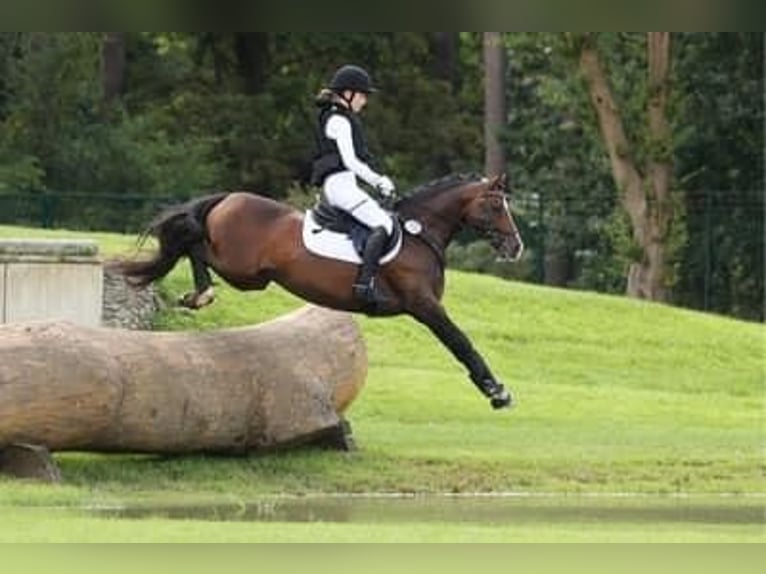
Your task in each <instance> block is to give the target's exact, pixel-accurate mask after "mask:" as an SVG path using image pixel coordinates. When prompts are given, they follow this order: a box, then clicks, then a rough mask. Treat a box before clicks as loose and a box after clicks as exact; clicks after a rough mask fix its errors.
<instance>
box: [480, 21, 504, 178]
mask: <svg viewBox="0 0 766 574" xmlns="http://www.w3.org/2000/svg"><path fill="white" fill-rule="evenodd" d="M505 125H506V113H505V46H504V44H503V37H502V35H501V33H500V32H484V146H485V156H484V173H485V174H486V175H487V176H488V177H492V176H493V175H500V174H503V173H505V171H506V165H505V150H504V148H503V146H502V144H501V142H500V137H499V136H500V132H501V131H502V130H503V129H504V128H505Z"/></svg>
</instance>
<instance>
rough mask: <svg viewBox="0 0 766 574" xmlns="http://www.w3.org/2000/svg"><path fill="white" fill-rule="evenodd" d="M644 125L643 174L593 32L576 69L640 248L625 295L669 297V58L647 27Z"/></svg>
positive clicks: (662, 40)
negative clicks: (646, 151)
mask: <svg viewBox="0 0 766 574" xmlns="http://www.w3.org/2000/svg"><path fill="white" fill-rule="evenodd" d="M648 52H649V102H648V127H649V135H650V153H649V160H648V162H647V165H646V166H645V168H644V170H643V172H644V174H645V175H642V172H641V170H640V169H639V167H638V166H637V165H636V162H635V158H634V155H633V148H632V145H631V143H630V141H629V139H628V137H627V135H626V132H625V128H624V125H623V120H622V117H621V114H620V110H619V107H618V106H617V103H616V101H615V99H614V96H613V95H612V91H611V88H610V87H609V82H608V80H607V77H606V73H605V72H604V68H603V66H602V64H601V60H600V57H599V54H598V49H597V47H596V45H595V40H594V38H593V36H592V35H587V36H585V37H584V39H583V42H582V45H581V48H580V70H581V71H582V73H583V75H584V77H585V79H586V81H587V83H588V90H589V93H590V98H591V102H592V104H593V107H594V108H595V110H596V114H597V116H598V121H599V126H600V129H601V135H602V137H603V140H604V144H605V146H606V149H607V153H608V154H609V161H610V164H611V167H612V175H613V177H614V181H615V184H616V185H617V188H618V190H619V192H620V199H621V202H622V205H623V207H624V209H625V211H626V212H627V213H628V216H629V217H630V221H631V226H632V232H633V239H634V241H635V243H636V245H637V246H638V247H639V248H640V250H641V259H640V261H636V262H633V263H632V264H631V266H630V269H629V270H628V286H627V294H628V295H630V296H632V297H638V298H643V299H652V300H655V301H666V300H667V299H668V295H669V293H668V270H667V250H668V246H667V238H668V232H669V229H670V223H671V221H672V216H673V207H672V203H671V201H670V197H669V195H670V190H669V188H670V175H671V170H672V165H671V160H670V158H671V153H672V150H671V144H670V130H669V127H668V122H667V116H666V108H667V94H668V74H669V62H670V36H669V33H667V32H650V33H649V35H648Z"/></svg>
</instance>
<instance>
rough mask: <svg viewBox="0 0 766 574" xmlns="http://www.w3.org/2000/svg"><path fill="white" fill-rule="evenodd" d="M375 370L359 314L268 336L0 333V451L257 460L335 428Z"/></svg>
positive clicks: (285, 320) (66, 329)
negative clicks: (249, 456) (19, 448)
mask: <svg viewBox="0 0 766 574" xmlns="http://www.w3.org/2000/svg"><path fill="white" fill-rule="evenodd" d="M366 370H367V358H366V351H365V347H364V343H363V340H362V338H361V334H360V331H359V329H358V327H357V326H356V323H355V322H354V320H353V318H352V317H351V315H349V314H346V313H340V312H336V311H329V310H326V309H322V308H318V307H305V308H303V309H301V310H298V311H296V312H294V313H292V314H290V315H287V316H285V317H282V318H280V319H277V320H275V321H271V322H269V323H265V324H263V325H258V326H255V327H246V328H239V329H225V330H219V331H211V332H203V333H198V332H195V333H187V332H174V333H148V332H134V331H124V330H120V329H106V328H90V327H78V326H75V325H72V324H69V323H60V322H33V323H17V324H10V325H5V326H2V327H0V389H1V390H2V392H0V450H2V448H3V447H7V446H9V445H11V444H14V443H29V444H36V445H43V446H45V447H47V448H48V449H49V450H51V451H62V450H85V451H99V452H146V453H188V452H213V453H246V452H251V451H258V450H263V449H272V448H275V447H280V446H285V445H292V444H294V443H299V442H306V441H312V440H316V439H318V438H322V437H323V436H325V435H323V433H326V431H328V430H334V429H336V428H337V427H338V426H339V425H340V424H341V421H340V419H339V414H340V413H342V412H343V411H344V410H345V408H346V407H347V406H348V405H349V403H350V402H351V401H352V400H353V399H354V397H355V396H356V394H357V393H358V392H359V390H360V388H361V386H362V384H363V383H364V379H365V376H366Z"/></svg>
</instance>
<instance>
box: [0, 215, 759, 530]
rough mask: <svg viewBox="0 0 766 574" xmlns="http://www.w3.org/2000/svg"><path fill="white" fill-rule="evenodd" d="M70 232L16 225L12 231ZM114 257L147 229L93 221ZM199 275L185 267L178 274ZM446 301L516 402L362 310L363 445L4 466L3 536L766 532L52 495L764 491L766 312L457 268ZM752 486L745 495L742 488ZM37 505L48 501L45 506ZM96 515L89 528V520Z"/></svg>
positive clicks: (243, 297)
mask: <svg viewBox="0 0 766 574" xmlns="http://www.w3.org/2000/svg"><path fill="white" fill-rule="evenodd" d="M24 234H26V235H28V236H39V235H40V234H43V235H49V236H66V237H72V236H77V235H78V234H74V233H69V232H40V231H37V230H19V229H15V228H8V227H0V237H4V236H5V237H10V236H16V237H18V236H21V235H24ZM87 237H95V238H96V239H97V240H98V241H99V243H100V245H101V247H102V250H103V251H104V252H105V253H107V254H114V253H125V252H128V251H129V250H130V248H131V246H132V243H133V238H127V237H123V236H116V235H109V234H96V235H93V234H90V235H87ZM189 286H190V279H189V275H188V270H187V268H186V265H185V264H182V265H179V267H178V268H177V269H176V270H175V271H174V272H173V273H172V274H171V275H170V276H169V277H168V278H167V280H165V281H164V282H163V284H162V288H163V290H164V291H165V292H166V293H168V294H169V295H171V296H174V295H177V294H179V293H181V292H183V291H185V290H187V289H188V288H189ZM445 303H446V305H447V307H448V309H450V310H451V313H452V315H453V318H454V319H455V320H456V322H458V324H460V325H461V326H462V327H463V329H464V330H465V331H466V332H467V333H468V335H469V336H470V337H471V338H472V340H473V341H474V343H475V345H476V346H477V348H478V349H479V350H480V351H481V352H482V353H483V354H484V356H485V357H486V359H487V360H488V362H489V364H490V365H491V366H492V367H493V369H494V371H495V372H496V373H497V374H498V375H499V376H500V377H501V378H502V379H503V380H504V381H505V382H506V384H507V385H508V386H509V387H510V388H511V389H512V390H513V391H514V392H515V394H516V396H517V399H518V406H517V407H516V408H515V409H514V410H511V411H505V412H494V411H492V410H491V409H490V407H489V405H488V404H487V403H486V401H485V400H484V399H483V398H482V397H481V396H480V395H479V393H478V392H477V391H476V390H475V389H474V388H473V386H472V385H471V383H470V382H469V381H468V379H467V377H466V376H465V374H464V372H463V370H462V368H461V367H460V366H459V364H458V363H457V362H456V361H455V360H454V359H453V358H452V357H451V356H450V355H449V354H448V353H447V351H446V350H444V349H443V348H442V347H441V346H440V345H439V343H438V342H437V341H436V340H435V339H433V338H432V337H431V336H430V334H429V333H427V332H426V330H425V329H424V328H422V327H420V326H419V325H417V324H416V323H415V322H414V321H412V320H410V319H408V318H395V319H385V320H383V319H376V320H373V319H367V318H359V323H360V325H361V327H362V330H363V332H364V335H365V339H366V341H367V346H368V354H369V360H370V369H369V376H368V380H367V384H366V387H365V388H364V390H363V391H362V393H361V395H360V396H359V397H358V398H357V400H356V402H355V403H354V404H353V405H352V407H351V409H350V411H349V412H348V413H347V414H348V418H349V420H350V422H351V424H352V427H353V429H354V435H355V438H356V441H357V444H358V445H359V447H360V448H359V450H358V452H354V453H350V454H346V453H334V452H322V451H315V450H310V449H304V450H295V451H289V452H284V453H277V454H270V455H263V456H254V457H248V458H241V459H227V458H211V457H202V456H200V457H183V458H174V459H155V458H152V457H145V456H106V455H91V454H80V453H71V454H59V455H57V459H58V461H59V463H60V465H61V468H62V472H63V474H64V476H65V478H66V484H65V485H64V486H57V487H49V486H41V485H29V484H18V483H14V482H11V481H9V480H0V505H1V506H2V507H3V508H2V510H0V512H2V514H3V521H2V522H1V523H0V540H17V539H19V537H22V538H24V537H27V538H28V539H38V540H39V539H62V538H63V539H70V540H82V539H92V540H101V539H147V538H151V539H154V540H164V539H173V540H176V539H189V540H201V539H208V537H212V538H211V539H220V540H240V539H249V540H254V539H257V540H273V539H276V538H281V539H286V540H315V539H333V540H339V541H340V540H347V539H355V540H373V539H380V540H389V539H411V540H487V541H489V540H531V539H534V538H537V539H545V540H569V541H576V540H583V539H590V540H599V539H604V540H623V539H630V540H656V539H664V540H754V539H760V540H764V529H763V522H761V523H760V524H759V523H757V522H755V523H749V524H726V525H723V524H720V525H716V524H708V523H706V522H704V521H703V522H699V523H698V522H683V524H676V523H672V522H671V523H668V524H657V525H655V526H653V527H651V528H648V527H647V526H646V524H632V525H627V524H623V525H622V526H620V523H614V524H609V523H589V524H578V523H576V522H573V521H568V522H566V523H565V524H559V525H552V524H548V525H541V524H540V523H534V524H533V525H531V526H530V525H523V526H522V525H514V524H502V525H493V526H486V525H484V526H482V525H466V524H456V523H446V524H443V525H434V524H421V523H416V522H409V523H407V525H406V527H402V526H401V525H400V526H398V527H397V526H396V525H391V524H364V525H361V526H360V525H359V524H357V525H355V526H350V525H344V524H332V525H328V527H327V529H324V528H323V529H322V534H321V535H320V534H317V531H316V529H312V527H311V525H310V524H282V525H280V526H279V527H277V526H276V525H275V524H273V523H271V524H266V525H264V524H258V523H252V524H245V523H241V522H239V523H226V526H225V527H224V528H221V529H219V532H220V534H218V535H215V536H214V535H213V534H212V531H213V530H214V529H215V528H214V526H213V525H211V523H210V522H206V521H195V520H184V521H180V522H179V521H175V522H174V521H172V520H166V519H162V518H156V519H152V520H151V521H150V520H125V519H115V518H112V519H104V518H100V517H94V516H80V515H76V514H75V515H72V514H67V513H64V514H62V515H60V516H59V515H57V516H56V517H55V520H50V521H46V523H45V524H49V525H50V527H47V526H46V525H45V524H42V523H40V521H39V520H37V518H36V517H39V512H40V511H39V507H44V508H50V507H52V506H56V507H65V508H68V509H70V510H72V509H73V510H76V509H79V508H82V507H86V506H91V505H94V504H95V505H98V504H105V505H118V506H119V505H131V504H135V503H137V502H139V501H144V502H145V501H147V500H149V501H155V500H166V499H168V498H169V497H180V498H181V499H183V500H189V501H193V502H199V501H200V500H210V501H220V500H238V501H252V500H256V499H259V498H261V497H264V496H270V495H291V496H304V495H307V494H311V495H315V494H318V493H363V492H373V493H381V492H386V493H391V492H395V493H420V494H428V493H471V492H481V493H492V492H509V491H511V492H516V493H532V494H535V493H537V494H539V493H547V494H551V495H566V497H568V499H570V500H571V497H573V496H574V497H576V496H578V495H583V494H588V495H591V494H594V493H602V494H605V493H622V494H625V493H634V494H637V495H641V496H648V495H660V496H665V497H667V496H677V495H679V494H680V495H683V496H692V497H695V496H704V497H705V499H706V500H707V499H708V498H709V497H712V498H713V499H715V498H716V497H719V496H720V495H722V494H725V495H726V499H727V500H733V499H736V500H737V501H738V502H737V504H740V503H741V504H744V505H746V506H751V507H755V508H761V509H762V508H763V506H764V498H763V497H761V496H758V495H761V494H763V493H764V492H766V489H764V459H763V452H764V451H763V448H764V432H763V431H764V426H763V423H764V380H765V379H764V353H765V351H766V330H765V329H764V326H763V325H760V324H752V323H745V322H741V321H735V320H731V319H727V318H723V317H718V316H713V315H705V314H700V313H694V312H690V311H685V310H681V309H677V308H672V307H668V306H663V305H656V304H651V303H646V302H639V301H633V300H628V299H625V298H621V297H607V296H602V295H595V294H591V293H584V292H576V291H565V290H557V289H551V288H543V287H538V286H532V285H527V284H521V283H516V282H507V281H501V280H498V279H495V278H492V277H486V276H476V275H471V274H465V273H460V272H449V273H448V285H447V292H446V297H445ZM300 305H302V302H301V301H299V300H297V299H295V298H294V297H292V296H291V295H289V294H287V293H285V292H283V291H281V290H280V289H278V288H275V287H272V288H270V289H269V290H268V291H266V292H265V293H239V292H235V291H234V290H232V289H229V288H226V287H225V286H223V285H221V286H219V287H218V301H217V302H216V303H215V304H214V305H213V306H211V307H210V308H208V309H204V310H202V311H200V312H199V313H196V314H191V313H187V312H181V311H178V310H167V311H165V312H163V314H162V315H161V316H160V317H158V320H157V328H159V329H212V328H217V327H226V326H233V325H242V324H251V323H256V322H260V321H264V320H267V319H270V318H272V317H275V316H278V315H280V314H282V313H284V312H286V311H288V310H291V309H294V308H296V307H298V306H300ZM745 495H747V496H745ZM35 507H38V508H37V509H36V508H35ZM85 532H90V533H91V534H90V535H86V534H85Z"/></svg>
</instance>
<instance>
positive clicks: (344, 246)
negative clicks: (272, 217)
mask: <svg viewBox="0 0 766 574" xmlns="http://www.w3.org/2000/svg"><path fill="white" fill-rule="evenodd" d="M303 245H304V246H305V247H306V249H307V250H308V251H310V252H311V253H313V254H314V255H319V256H320V257H329V258H330V259H337V260H339V261H347V262H348V263H361V262H362V258H361V257H360V256H359V254H358V253H357V252H356V249H354V244H353V243H352V241H351V238H350V237H349V236H348V235H346V234H345V233H336V232H335V231H329V230H327V229H325V228H323V227H321V226H320V225H318V224H317V222H316V221H315V220H314V216H313V214H312V213H311V210H308V211H307V212H306V215H305V216H304V218H303ZM401 248H402V234H401V233H400V234H399V237H398V239H397V241H396V243H395V244H394V246H393V247H392V248H391V249H389V250H388V251H387V252H386V253H384V254H383V255H382V256H381V258H380V262H381V263H388V262H389V261H391V260H392V259H394V258H395V257H396V256H397V255H398V254H399V251H400V250H401Z"/></svg>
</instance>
